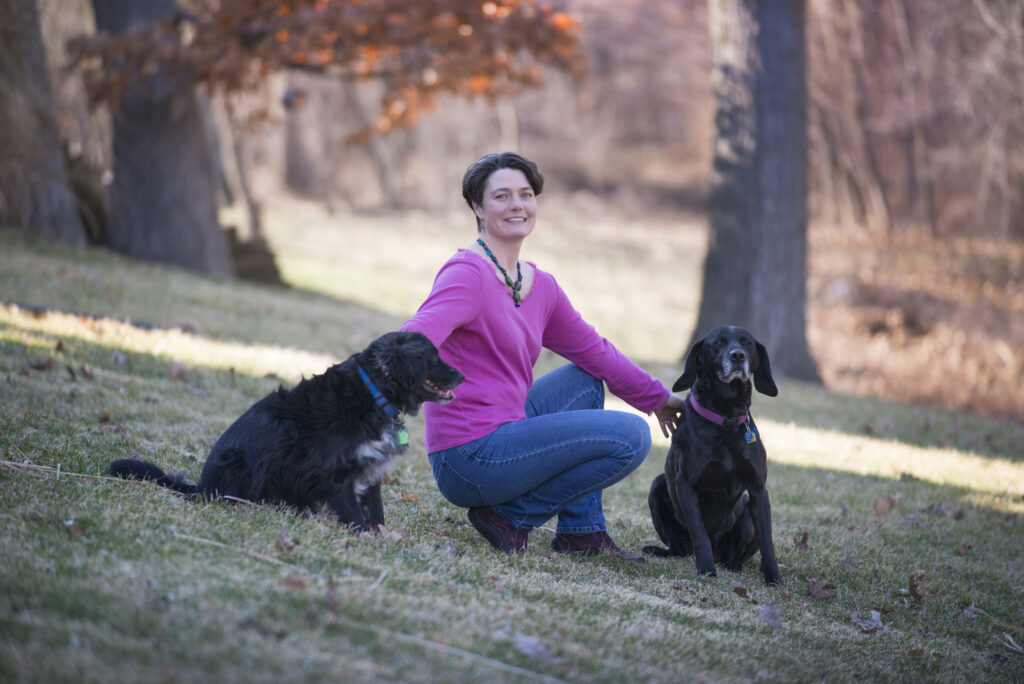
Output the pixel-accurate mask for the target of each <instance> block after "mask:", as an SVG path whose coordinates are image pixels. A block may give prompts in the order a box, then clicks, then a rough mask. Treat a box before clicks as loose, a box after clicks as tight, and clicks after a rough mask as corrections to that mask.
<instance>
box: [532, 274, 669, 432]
mask: <svg viewBox="0 0 1024 684" xmlns="http://www.w3.org/2000/svg"><path fill="white" fill-rule="evenodd" d="M552 280H553V279H552ZM555 289H556V294H555V296H554V301H553V304H552V309H551V315H550V317H549V319H548V324H547V326H546V327H545V329H544V346H545V347H547V348H548V349H550V350H552V351H554V352H556V353H558V354H561V355H562V356H564V357H565V358H567V359H569V360H570V361H572V362H573V363H575V364H576V365H577V366H579V367H580V368H582V369H583V370H585V371H587V372H588V373H590V374H591V375H593V376H594V377H595V378H598V379H600V380H603V381H605V382H606V383H608V389H609V390H611V392H612V394H614V395H615V396H617V397H619V398H620V399H622V400H623V401H625V402H627V403H628V404H630V405H631V406H633V407H634V408H636V409H637V410H640V411H643V412H644V413H651V412H652V411H656V410H660V409H663V408H666V404H667V403H668V402H669V397H670V396H671V393H670V392H669V391H668V389H667V388H666V387H665V386H664V385H663V384H662V383H661V381H659V380H658V379H656V378H654V377H653V376H651V374H650V373H648V372H646V371H645V370H643V369H642V368H640V367H639V366H637V365H636V364H635V363H633V362H632V361H630V360H629V358H627V357H626V355H625V354H623V353H622V352H620V351H619V350H618V349H616V348H615V346H614V345H613V344H612V343H611V342H609V341H608V340H607V339H605V338H604V337H602V336H601V335H599V334H598V333H597V331H596V330H595V329H594V327H593V326H592V325H590V324H589V323H587V322H586V321H585V320H583V317H582V316H581V315H580V313H579V312H578V311H576V309H575V308H574V307H573V306H572V303H571V302H570V301H569V298H568V297H567V296H566V294H565V292H564V291H563V290H562V289H561V288H560V287H558V285H557V283H556V284H555ZM667 412H668V411H667V409H666V416H667ZM659 420H661V416H660V414H659ZM662 429H663V430H664V427H663V428H662Z"/></svg>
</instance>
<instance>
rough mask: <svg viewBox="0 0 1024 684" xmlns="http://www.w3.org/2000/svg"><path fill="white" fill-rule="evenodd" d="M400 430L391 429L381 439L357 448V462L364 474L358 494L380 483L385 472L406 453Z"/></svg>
mask: <svg viewBox="0 0 1024 684" xmlns="http://www.w3.org/2000/svg"><path fill="white" fill-rule="evenodd" d="M398 435H399V430H398V429H397V428H389V429H387V430H385V431H384V433H383V434H382V435H381V438H380V439H378V440H374V441H372V442H364V443H362V444H360V445H359V447H357V448H356V453H355V456H356V460H357V461H358V462H359V465H360V466H361V467H362V474H361V475H360V477H359V480H358V482H357V483H356V494H362V492H363V490H365V489H366V488H367V487H369V486H371V485H375V484H377V483H378V482H380V479H381V477H383V475H384V471H385V470H387V469H388V467H389V466H390V465H391V463H392V462H393V461H394V460H395V459H396V458H398V457H399V456H401V455H402V454H403V453H404V452H405V445H404V444H402V443H401V442H400V441H399V437H398Z"/></svg>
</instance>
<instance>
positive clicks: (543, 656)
mask: <svg viewBox="0 0 1024 684" xmlns="http://www.w3.org/2000/svg"><path fill="white" fill-rule="evenodd" d="M516 650H517V651H519V652H520V653H525V654H526V655H528V656H529V657H531V658H533V659H534V660H540V661H541V662H545V663H553V662H555V659H554V658H552V657H551V652H550V651H548V648H547V646H545V645H544V644H543V643H542V642H541V640H540V639H538V638H537V637H531V636H526V635H525V634H516Z"/></svg>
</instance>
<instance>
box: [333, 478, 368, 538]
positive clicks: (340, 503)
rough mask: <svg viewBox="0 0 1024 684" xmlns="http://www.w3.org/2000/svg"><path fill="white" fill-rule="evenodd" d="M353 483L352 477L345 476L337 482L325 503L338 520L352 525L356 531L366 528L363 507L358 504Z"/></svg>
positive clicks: (362, 530)
mask: <svg viewBox="0 0 1024 684" xmlns="http://www.w3.org/2000/svg"><path fill="white" fill-rule="evenodd" d="M354 485H355V483H354V481H353V478H351V477H347V478H345V479H344V480H342V481H341V482H339V483H338V486H337V489H335V491H334V495H333V496H332V497H331V499H330V501H328V502H327V503H328V505H330V507H331V510H332V511H334V515H336V516H338V522H340V523H341V524H342V525H345V526H352V527H354V528H355V529H356V531H357V532H365V531H367V529H368V528H367V527H366V518H365V517H363V507H362V506H360V505H359V498H358V497H357V496H356V491H355V486H354Z"/></svg>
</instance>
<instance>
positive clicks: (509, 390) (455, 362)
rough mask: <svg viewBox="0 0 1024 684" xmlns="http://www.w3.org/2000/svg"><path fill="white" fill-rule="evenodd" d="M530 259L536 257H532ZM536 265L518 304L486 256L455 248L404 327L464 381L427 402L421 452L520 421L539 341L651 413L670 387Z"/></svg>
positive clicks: (531, 382) (637, 406)
mask: <svg viewBox="0 0 1024 684" xmlns="http://www.w3.org/2000/svg"><path fill="white" fill-rule="evenodd" d="M530 265H531V266H533V264H532V263H531V264H530ZM533 268H534V273H535V277H534V281H533V287H532V288H531V289H530V292H529V293H528V294H527V295H526V297H524V298H523V300H522V304H521V306H520V308H518V309H516V308H515V304H514V303H513V301H512V297H511V295H510V293H509V289H508V287H507V286H506V285H505V284H504V283H502V282H501V281H500V280H498V279H497V278H496V277H495V275H494V270H493V268H492V266H491V264H490V262H489V261H487V260H485V259H484V257H482V256H480V255H479V254H477V253H475V252H471V251H469V250H459V251H458V252H457V253H456V254H455V255H454V256H453V257H452V258H451V259H449V260H448V261H447V262H446V263H445V264H444V266H442V267H441V270H440V271H439V272H438V274H437V277H436V278H435V279H434V287H433V289H432V290H431V292H430V295H429V296H428V297H427V299H426V300H425V301H424V302H423V304H422V306H420V308H419V311H417V312H416V315H415V316H413V317H412V318H410V319H409V320H408V321H406V322H405V324H404V325H403V326H402V330H405V331H414V332H420V333H423V334H424V335H426V336H427V337H428V338H429V339H430V340H431V341H432V342H433V343H434V346H436V347H437V348H438V352H439V354H440V356H441V359H442V360H443V361H444V362H445V363H447V364H449V365H451V366H454V367H455V368H457V369H459V370H460V371H461V372H462V373H463V374H464V375H465V376H466V379H465V380H464V381H463V383H462V384H461V385H459V387H458V388H456V390H455V400H454V401H452V402H450V403H448V404H445V405H437V404H433V403H429V402H428V403H427V404H426V405H425V406H424V408H423V411H424V416H425V418H426V436H425V441H426V448H427V452H428V453H433V452H435V451H443V450H445V449H450V448H452V447H456V446H459V445H461V444H466V443H467V442H471V441H473V440H475V439H478V438H480V437H483V436H485V435H488V434H490V433H491V432H493V431H494V430H495V429H497V428H498V427H500V426H502V425H504V424H505V423H509V422H513V421H520V420H525V418H526V413H525V406H526V394H527V392H528V391H529V389H530V387H531V385H532V384H533V366H534V363H536V361H537V357H538V356H539V355H540V350H541V348H542V347H547V348H548V349H550V350H552V351H554V352H555V353H557V354H560V355H561V356H563V357H565V358H566V359H568V360H570V361H572V362H573V363H575V364H576V365H578V366H579V367H580V368H582V369H583V370H585V371H587V372H588V373H590V374H591V375H593V376H594V377H596V378H599V379H600V380H603V381H604V382H606V383H607V384H608V389H609V390H610V391H611V392H612V393H613V394H615V395H616V396H617V397H619V398H621V399H622V400H623V401H625V402H627V403H628V404H630V405H631V406H633V407H634V408H636V409H638V410H640V411H643V412H645V413H650V412H652V411H654V410H655V409H657V408H658V407H660V406H661V405H662V404H663V403H665V400H666V399H668V396H669V391H668V390H667V389H666V388H665V386H664V385H663V384H662V383H661V382H660V381H659V380H657V379H655V378H654V377H652V376H651V375H650V374H649V373H647V372H646V371H644V370H642V369H641V368H639V367H637V366H636V364H634V363H633V362H632V361H630V360H629V359H628V358H626V356H625V355H624V354H622V353H621V352H620V351H619V350H618V349H616V348H615V347H614V346H613V345H612V344H611V343H610V342H609V341H608V340H606V339H605V338H603V337H602V336H600V335H599V334H598V333H597V331H595V330H594V328H593V326H591V325H590V324H588V323H587V322H586V321H584V320H583V317H582V316H580V314H579V312H577V311H576V309H574V308H573V306H572V304H571V303H570V302H569V298H568V297H567V296H566V295H565V292H563V291H562V288H561V287H559V286H558V283H557V282H556V281H555V279H554V277H552V276H551V275H550V274H548V273H545V272H544V271H541V270H540V269H538V268H537V267H536V266H534V267H533Z"/></svg>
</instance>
